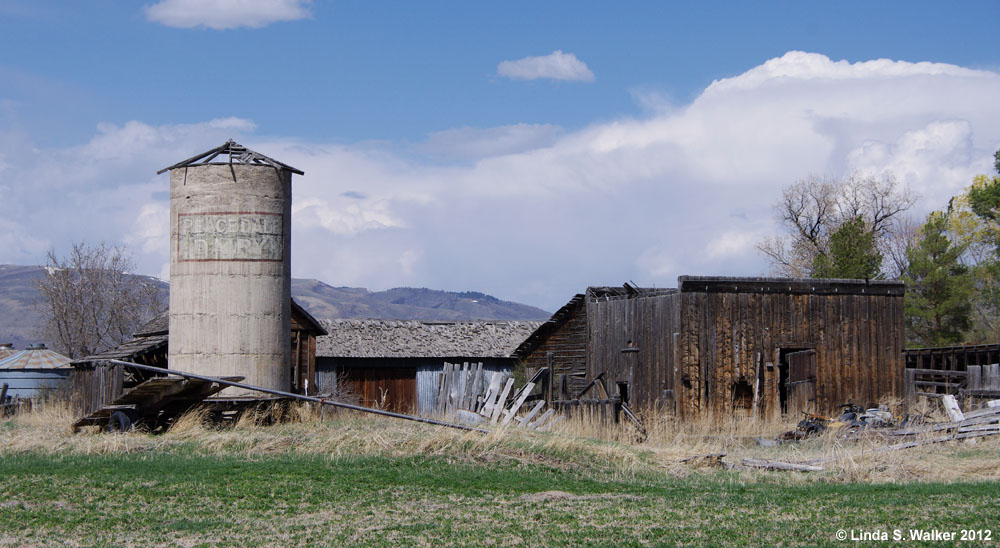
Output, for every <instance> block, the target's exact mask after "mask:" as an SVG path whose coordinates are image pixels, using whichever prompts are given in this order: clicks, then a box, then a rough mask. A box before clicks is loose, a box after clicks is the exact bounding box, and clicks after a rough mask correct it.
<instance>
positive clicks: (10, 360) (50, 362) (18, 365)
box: [0, 347, 70, 369]
mask: <svg viewBox="0 0 1000 548" xmlns="http://www.w3.org/2000/svg"><path fill="white" fill-rule="evenodd" d="M69 362H70V359H69V358H67V357H66V356H63V355H62V354H60V353H58V352H55V351H53V350H49V349H48V348H45V347H41V348H28V349H27V350H21V351H20V352H16V353H14V354H11V355H10V356H7V357H6V358H4V359H2V360H0V369H61V368H64V367H69Z"/></svg>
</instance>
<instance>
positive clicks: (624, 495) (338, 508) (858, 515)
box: [0, 453, 1000, 546]
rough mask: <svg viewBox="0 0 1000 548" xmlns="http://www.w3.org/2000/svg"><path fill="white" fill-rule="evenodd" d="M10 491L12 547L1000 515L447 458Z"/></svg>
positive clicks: (397, 538) (706, 528)
mask: <svg viewBox="0 0 1000 548" xmlns="http://www.w3.org/2000/svg"><path fill="white" fill-rule="evenodd" d="M0 477H3V486H2V487H0V493H2V497H0V498H2V500H3V502H2V503H0V529H2V530H3V531H4V534H3V537H2V539H0V542H3V543H4V544H7V545H48V544H67V545H104V546H150V545H172V544H176V545H181V546H199V545H204V546H219V545H226V546H278V545H284V546H304V545H318V546H401V545H422V546H448V545H456V546H505V545H532V546H556V545H559V546H655V545H696V546H709V545H730V546H766V545H776V544H784V545H793V546H794V545H798V546H811V545H829V546H837V545H845V543H842V542H838V541H837V540H836V539H835V537H834V535H835V533H836V531H837V530H838V529H846V530H850V529H858V530H872V529H882V530H886V529H890V530H891V529H894V528H899V529H909V528H916V529H931V528H939V529H948V530H957V529H984V528H990V527H996V526H997V516H1000V492H998V485H997V484H996V483H965V484H940V483H930V484H916V485H892V484H881V485H859V484H831V483H810V484H789V483H788V482H784V481H782V479H781V478H780V477H773V476H769V477H764V478H760V479H759V481H751V482H748V481H746V479H745V478H740V477H739V476H737V475H735V474H732V473H724V472H717V473H711V474H706V475H694V476H689V477H687V478H672V477H663V476H660V477H657V476H637V477H634V478H631V479H627V480H625V479H618V480H601V479H600V478H599V477H595V475H593V474H579V473H574V472H573V471H568V470H563V469H559V468H552V467H546V466H539V465H536V464H530V465H526V464H512V463H491V464H470V463H466V462H458V461H455V460H453V459H449V458H447V457H433V458H413V457H409V458H378V457H362V458H334V459H330V458H323V457H317V456H298V455H282V456H271V457H266V458H248V457H243V458H240V457H235V456H227V457H222V458H216V457H207V456H196V455H178V454H170V453H167V454H142V455H92V456H80V455H73V456H56V455H30V454H29V455H18V456H8V457H5V458H4V459H3V460H2V462H0ZM849 544H853V543H849ZM930 544H932V545H940V544H941V543H930Z"/></svg>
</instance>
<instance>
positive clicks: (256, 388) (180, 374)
mask: <svg viewBox="0 0 1000 548" xmlns="http://www.w3.org/2000/svg"><path fill="white" fill-rule="evenodd" d="M101 361H106V362H108V363H114V364H117V365H123V366H126V367H133V368H135V369H141V370H143V371H151V372H153V373H163V374H166V375H177V376H178V377H184V378H186V379H198V380H202V381H208V382H215V383H219V384H223V385H226V386H232V387H235V388H242V389H244V390H253V391H255V392H263V393H265V394H272V395H274V396H281V397H283V398H292V399H296V400H301V401H308V402H313V403H318V404H321V405H332V406H333V407H341V408H344V409H351V410H353V411H361V412H363V413H372V414H375V415H382V416H384V417H392V418H394V419H403V420H409V421H414V422H422V423H425V424H433V425H435V426H446V427H448V428H457V429H458V430H466V431H468V432H479V433H481V434H489V431H488V430H483V429H482V428H474V427H472V426H466V425H464V424H454V423H450V422H443V421H439V420H434V419H427V418H424V417H414V416H413V415H404V414H402V413H393V412H392V411H383V410H382V409H373V408H371V407H363V406H360V405H353V404H350V403H344V402H339V401H332V400H327V399H323V398H317V397H314V396H303V395H302V394H293V393H291V392H283V391H281V390H274V389H273V388H264V387H261V386H253V385H251V384H243V383H241V382H233V381H227V380H225V379H220V378H218V377H209V376H206V375H198V374H195V373H185V372H183V371H177V370H176V369H164V368H162V367H154V366H152V365H143V364H139V363H132V362H123V361H121V360H101Z"/></svg>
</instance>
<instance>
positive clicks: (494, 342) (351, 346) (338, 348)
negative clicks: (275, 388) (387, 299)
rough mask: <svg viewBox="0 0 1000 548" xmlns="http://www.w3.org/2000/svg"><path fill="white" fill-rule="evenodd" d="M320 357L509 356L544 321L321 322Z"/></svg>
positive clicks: (318, 344)
mask: <svg viewBox="0 0 1000 548" xmlns="http://www.w3.org/2000/svg"><path fill="white" fill-rule="evenodd" d="M321 323H322V324H323V326H324V327H326V330H327V332H329V335H326V336H323V337H317V338H316V356H317V357H328V358H507V357H510V356H511V354H512V353H513V352H514V349H516V348H517V347H518V345H520V344H521V343H522V342H523V341H524V339H526V338H527V337H528V335H530V334H531V333H532V332H533V331H534V330H535V329H537V328H538V326H539V325H541V323H542V322H527V321H509V322H501V321H493V322H490V321H481V322H420V321H412V320H409V321H406V320H323V321H322V322H321Z"/></svg>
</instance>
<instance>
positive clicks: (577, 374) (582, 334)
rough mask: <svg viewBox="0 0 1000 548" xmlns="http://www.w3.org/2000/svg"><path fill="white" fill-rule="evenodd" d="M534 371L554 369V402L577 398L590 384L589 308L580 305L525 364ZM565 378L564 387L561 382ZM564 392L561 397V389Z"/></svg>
mask: <svg viewBox="0 0 1000 548" xmlns="http://www.w3.org/2000/svg"><path fill="white" fill-rule="evenodd" d="M523 363H524V365H525V367H526V368H528V369H533V370H535V371H537V370H539V369H541V368H542V367H547V366H550V365H551V367H552V372H553V375H552V381H553V398H554V399H557V400H564V399H569V398H572V397H575V396H576V395H577V394H578V393H579V392H580V390H583V388H584V387H585V386H586V385H587V383H588V382H590V379H588V378H587V308H586V305H584V303H583V302H582V301H581V302H580V303H579V304H578V305H577V306H576V307H574V309H573V310H572V311H571V312H570V316H569V318H567V320H566V321H565V322H564V323H563V324H562V325H561V326H560V327H559V328H557V329H556V330H554V331H553V332H552V333H551V334H549V336H548V337H547V338H546V339H545V340H544V341H543V342H542V343H541V344H539V345H538V346H537V347H535V349H534V350H533V351H532V352H531V354H529V355H528V356H526V357H525V358H524V360H523ZM563 375H564V376H565V385H563V384H562V383H561V381H560V379H561V378H562V377H561V376H563ZM561 386H565V391H564V392H562V393H560V391H559V390H560V387H561Z"/></svg>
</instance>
